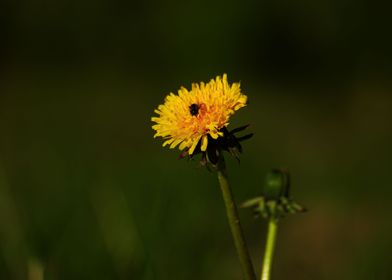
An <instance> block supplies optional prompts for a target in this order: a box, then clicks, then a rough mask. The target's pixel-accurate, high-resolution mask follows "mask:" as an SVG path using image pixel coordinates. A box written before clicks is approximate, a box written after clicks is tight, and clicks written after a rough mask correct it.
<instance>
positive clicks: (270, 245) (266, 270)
mask: <svg viewBox="0 0 392 280" xmlns="http://www.w3.org/2000/svg"><path fill="white" fill-rule="evenodd" d="M277 230H278V221H277V220H276V219H274V218H270V219H269V222H268V233H267V240H266V244H265V253H264V259H263V269H262V272H261V280H269V279H270V274H271V265H272V258H273V255H274V249H275V240H276V233H277Z"/></svg>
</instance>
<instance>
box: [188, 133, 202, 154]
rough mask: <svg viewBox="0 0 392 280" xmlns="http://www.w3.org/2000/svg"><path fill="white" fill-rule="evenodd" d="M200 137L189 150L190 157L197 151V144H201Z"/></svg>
mask: <svg viewBox="0 0 392 280" xmlns="http://www.w3.org/2000/svg"><path fill="white" fill-rule="evenodd" d="M200 137H201V136H198V137H197V138H196V139H195V140H194V141H193V143H192V146H191V148H190V149H189V152H188V153H189V154H190V155H191V154H193V151H194V150H195V149H196V146H197V143H199V140H200Z"/></svg>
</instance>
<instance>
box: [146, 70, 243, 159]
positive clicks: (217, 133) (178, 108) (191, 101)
mask: <svg viewBox="0 0 392 280" xmlns="http://www.w3.org/2000/svg"><path fill="white" fill-rule="evenodd" d="M246 101H247V97H246V95H244V94H242V93H241V90H240V84H239V83H233V84H231V85H230V84H229V83H228V82H227V75H226V74H224V75H223V77H222V78H221V77H220V76H218V77H216V79H215V80H213V79H212V80H211V81H210V82H209V83H207V84H205V83H203V82H201V83H200V84H192V89H191V90H187V89H186V88H184V87H181V89H179V90H178V95H175V94H173V93H170V94H169V95H168V96H166V98H165V103H164V104H163V105H159V106H158V109H156V110H155V111H154V112H155V113H157V114H158V115H159V116H157V117H152V118H151V120H152V121H153V122H155V123H156V124H155V125H153V126H152V128H153V129H154V130H156V133H155V135H154V138H155V137H158V136H160V137H162V138H164V139H165V140H166V141H165V142H164V143H163V146H166V145H170V148H172V149H173V148H175V147H176V146H177V145H179V149H180V150H183V149H186V148H187V149H188V154H189V155H192V153H193V152H194V150H195V148H196V147H197V144H198V143H199V142H200V150H201V151H202V152H205V151H206V150H207V146H208V136H210V137H212V138H213V139H217V138H218V137H221V136H223V132H222V131H221V129H222V128H224V127H226V126H228V124H229V119H230V117H231V115H233V114H234V112H235V111H237V110H238V109H240V108H242V107H244V106H246Z"/></svg>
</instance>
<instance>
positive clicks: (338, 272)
mask: <svg viewBox="0 0 392 280" xmlns="http://www.w3.org/2000/svg"><path fill="white" fill-rule="evenodd" d="M389 13H390V9H389V8H388V7H382V6H380V4H376V3H374V2H373V1H354V0H345V1H337V0H333V1H326V0H321V1H295V2H293V1H234V0H226V1H222V0H221V1H175V0H172V1H160V2H159V1H152V0H148V1H139V2H136V1H127V2H125V1H124V2H118V1H105V0H98V1H76V0H71V1H65V0H57V1H43V0H29V1H27V0H21V1H7V0H6V1H3V2H2V3H1V4H0V34H1V39H0V42H1V44H0V279H12V280H13V279H30V280H39V278H40V272H41V271H44V277H45V279H97V280H99V279H140V280H149V279H151V280H155V279H156V280H166V279H167V280H173V279H189V280H192V279H233V280H234V279H240V278H241V276H240V268H239V263H238V261H237V258H236V255H235V251H234V247H233V245H232V240H231V236H230V233H229V228H228V225H227V222H226V217H225V212H224V206H223V201H222V198H221V194H220V191H219V187H218V184H217V179H216V178H215V176H214V174H213V173H210V172H208V171H206V170H204V169H203V168H199V166H198V164H197V161H194V162H188V161H186V160H177V157H178V154H179V152H178V150H174V151H171V150H168V149H163V148H161V143H162V141H161V140H154V139H153V138H152V136H153V131H152V129H151V124H152V123H151V121H150V117H151V116H152V114H153V110H154V109H155V107H156V106H158V104H160V103H161V102H162V101H163V99H164V96H165V95H166V94H168V93H169V92H170V91H173V92H175V91H176V90H177V89H178V88H179V87H180V86H182V85H183V86H186V87H189V86H190V84H191V82H199V81H208V80H209V79H210V78H213V77H215V76H216V75H221V74H223V73H228V77H229V80H230V81H232V82H235V81H241V86H242V89H243V91H244V93H245V94H247V95H248V97H249V105H248V107H246V108H245V109H242V110H241V111H240V112H239V113H238V114H236V115H235V116H234V118H233V120H232V123H231V126H232V127H234V126H235V125H242V124H247V123H250V124H251V128H250V130H251V131H253V132H254V133H255V136H254V138H253V139H251V140H250V141H249V142H247V143H246V144H244V154H243V156H242V159H241V164H237V162H236V161H235V160H233V159H228V168H229V172H230V178H231V181H232V186H233V190H234V193H235V196H236V199H237V200H238V201H239V202H241V201H244V200H246V199H248V198H250V197H252V196H255V195H258V194H259V193H260V190H261V184H262V182H263V179H264V174H265V173H266V172H267V171H268V170H269V169H270V168H271V167H288V168H289V169H290V170H291V173H292V177H293V190H292V193H293V196H294V198H295V199H296V200H297V201H299V202H301V203H303V204H305V205H306V206H307V207H308V208H309V209H310V211H309V212H308V213H306V214H304V215H297V216H294V217H290V218H289V219H285V220H283V221H282V223H281V226H280V229H279V236H278V244H277V252H276V258H275V261H274V266H273V279H301V280H304V279H309V280H310V279H311V280H314V279H320V280H322V279H325V280H330V279H334V280H335V279H344V280H350V279H353V280H354V279H355V280H361V279H366V280H368V279H378V280H383V279H385V280H386V279H391V278H392V269H391V266H390V263H391V257H390V252H391V249H392V240H391V234H392V222H391V218H390V215H391V213H392V211H391V206H390V205H391V203H390V199H391V195H392V191H391V187H392V186H391V172H392V170H391V163H390V161H391V158H392V149H391V141H392V129H391V120H392V97H391V95H390V94H391V89H392V87H391V83H390V77H391V74H392V71H391V65H392V59H391V49H392V44H391V36H390V30H391V26H390V15H389ZM241 217H242V218H243V225H244V228H245V232H246V237H247V240H248V243H249V246H250V248H251V252H252V256H253V259H254V263H255V265H256V267H257V268H259V267H260V263H261V257H262V249H263V243H264V237H265V236H264V231H265V224H264V223H263V222H261V221H259V220H254V219H253V218H252V217H251V213H249V212H248V211H246V210H241Z"/></svg>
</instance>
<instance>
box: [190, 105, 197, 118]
mask: <svg viewBox="0 0 392 280" xmlns="http://www.w3.org/2000/svg"><path fill="white" fill-rule="evenodd" d="M189 112H190V113H191V115H192V116H197V114H199V105H197V104H195V103H193V104H192V105H191V106H189Z"/></svg>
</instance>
